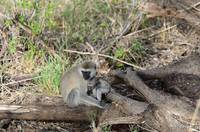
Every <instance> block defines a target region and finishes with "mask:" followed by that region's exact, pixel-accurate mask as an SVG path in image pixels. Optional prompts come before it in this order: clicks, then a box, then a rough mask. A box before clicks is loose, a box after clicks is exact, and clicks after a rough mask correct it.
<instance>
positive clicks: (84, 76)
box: [81, 71, 90, 80]
mask: <svg viewBox="0 0 200 132" xmlns="http://www.w3.org/2000/svg"><path fill="white" fill-rule="evenodd" d="M81 72H82V74H83V78H84V79H85V80H88V79H90V71H81Z"/></svg>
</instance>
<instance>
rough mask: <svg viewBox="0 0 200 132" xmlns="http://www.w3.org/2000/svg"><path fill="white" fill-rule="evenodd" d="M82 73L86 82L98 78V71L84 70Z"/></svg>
mask: <svg viewBox="0 0 200 132" xmlns="http://www.w3.org/2000/svg"><path fill="white" fill-rule="evenodd" d="M81 73H82V75H83V78H84V79H85V80H92V79H93V78H94V77H95V76H96V70H94V69H93V70H92V69H90V70H86V69H84V70H82V71H81Z"/></svg>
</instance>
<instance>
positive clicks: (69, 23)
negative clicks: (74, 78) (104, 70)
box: [0, 0, 148, 94]
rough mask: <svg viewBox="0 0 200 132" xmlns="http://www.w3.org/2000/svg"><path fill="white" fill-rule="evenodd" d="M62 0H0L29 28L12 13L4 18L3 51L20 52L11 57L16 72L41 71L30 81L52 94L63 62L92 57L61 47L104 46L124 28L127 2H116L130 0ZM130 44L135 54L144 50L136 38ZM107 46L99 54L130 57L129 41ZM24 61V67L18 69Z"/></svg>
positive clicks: (55, 88) (68, 63) (124, 58)
mask: <svg viewBox="0 0 200 132" xmlns="http://www.w3.org/2000/svg"><path fill="white" fill-rule="evenodd" d="M63 3H64V1H63V0H61V1H57V0H49V1H36V0H17V1H15V3H14V2H13V1H11V0H2V1H0V4H1V5H2V6H1V7H3V9H5V14H6V15H7V16H10V17H11V18H12V17H13V19H14V18H15V19H14V20H17V21H19V23H21V24H23V25H25V27H28V29H30V30H31V33H32V34H29V33H27V31H26V29H23V28H22V27H21V26H20V25H19V24H16V22H15V21H12V19H4V23H3V26H4V28H5V29H6V30H8V33H11V35H10V34H9V38H8V52H7V54H8V56H10V57H11V58H15V56H16V55H19V56H18V57H19V60H16V61H17V62H18V63H15V61H14V60H13V62H10V63H13V69H14V68H16V67H17V68H19V70H18V71H19V73H18V74H19V75H20V74H24V73H26V74H35V73H38V71H40V74H39V75H40V76H41V78H40V79H38V80H37V81H35V82H34V83H35V84H36V85H39V86H40V87H41V89H43V90H44V91H45V92H47V93H50V94H58V93H59V82H60V76H61V74H62V72H63V71H64V70H63V69H64V67H69V66H70V65H71V64H73V63H74V62H75V61H76V62H77V60H78V61H80V60H85V59H90V57H88V56H80V55H74V54H68V53H66V52H64V51H63V49H66V48H73V49H75V50H82V51H88V49H87V48H85V47H87V46H85V43H86V42H88V43H90V44H91V45H92V46H93V47H94V48H96V47H97V48H96V49H99V47H101V46H108V45H109V44H110V43H112V41H113V40H114V39H115V37H116V35H117V34H118V33H119V32H120V31H121V30H122V27H123V24H124V23H126V22H127V17H128V16H129V15H130V14H129V13H130V8H129V6H124V8H118V7H120V5H126V4H127V5H130V3H131V1H130V0H125V1H123V0H113V1H110V3H109V2H106V1H99V0H73V1H69V2H67V3H65V4H63ZM134 13H136V12H134ZM147 22H148V20H145V22H144V23H143V24H144V25H147V24H146V23H147ZM142 26H143V25H142ZM11 29H15V31H12V30H11ZM35 38H39V40H40V39H41V40H43V42H44V45H45V46H47V47H49V48H50V49H52V50H53V51H54V53H55V54H54V53H52V52H50V51H49V50H48V49H45V48H44V46H42V45H41V43H40V41H39V40H35ZM129 44H130V45H131V46H130V47H128V49H130V50H131V52H132V53H135V54H137V55H141V54H142V53H143V51H144V49H143V46H142V43H141V42H140V41H131V42H129ZM111 48H112V47H110V48H109V49H108V50H107V51H105V52H103V54H108V55H112V56H114V57H116V58H118V59H122V60H124V61H127V62H132V61H131V59H129V58H130V57H129V54H128V53H127V47H126V48H125V47H123V46H121V45H120V46H119V45H117V46H116V48H115V49H116V51H112V49H111ZM19 53H20V54H19ZM61 57H62V58H61ZM63 58H64V59H63ZM8 59H9V58H8ZM11 60H12V59H11ZM113 62H114V61H110V63H113ZM20 63H21V64H20ZM113 64H115V65H116V66H117V67H118V68H122V67H124V64H122V63H113ZM11 67H12V66H11ZM24 67H25V68H26V72H23V71H22V70H21V69H23V68H24ZM13 69H12V70H13ZM16 71H17V70H16ZM20 71H21V72H22V73H20Z"/></svg>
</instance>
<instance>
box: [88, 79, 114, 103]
mask: <svg viewBox="0 0 200 132" xmlns="http://www.w3.org/2000/svg"><path fill="white" fill-rule="evenodd" d="M110 90H111V86H110V84H109V83H108V82H107V81H105V80H104V79H102V78H97V77H96V78H93V79H92V80H91V81H89V85H88V92H87V93H88V95H90V96H92V97H94V98H96V99H97V100H99V101H100V102H101V101H102V95H105V94H108V93H109V92H110Z"/></svg>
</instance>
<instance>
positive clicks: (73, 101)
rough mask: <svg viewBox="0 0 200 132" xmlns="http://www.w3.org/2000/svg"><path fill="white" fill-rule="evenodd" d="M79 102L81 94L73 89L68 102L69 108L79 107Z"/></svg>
mask: <svg viewBox="0 0 200 132" xmlns="http://www.w3.org/2000/svg"><path fill="white" fill-rule="evenodd" d="M79 100H80V93H79V92H78V90H77V89H73V90H72V91H71V92H70V93H69V95H68V97H67V100H66V103H67V105H68V106H69V107H75V106H78V105H79Z"/></svg>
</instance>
